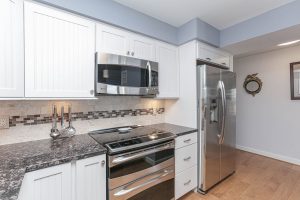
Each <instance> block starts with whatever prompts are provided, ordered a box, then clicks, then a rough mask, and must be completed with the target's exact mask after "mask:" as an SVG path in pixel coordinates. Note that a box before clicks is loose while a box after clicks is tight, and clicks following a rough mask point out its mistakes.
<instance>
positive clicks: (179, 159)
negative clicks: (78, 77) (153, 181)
mask: <svg viewBox="0 0 300 200" xmlns="http://www.w3.org/2000/svg"><path fill="white" fill-rule="evenodd" d="M194 165H197V143H195V144H192V145H189V146H186V147H183V148H181V149H176V150H175V171H176V174H177V173H179V172H182V171H184V170H186V169H188V168H191V167H192V166H194Z"/></svg>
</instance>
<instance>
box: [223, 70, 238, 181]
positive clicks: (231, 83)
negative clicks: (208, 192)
mask: <svg viewBox="0 0 300 200" xmlns="http://www.w3.org/2000/svg"><path fill="white" fill-rule="evenodd" d="M221 79H222V82H223V83H224V88H225V96H226V106H225V109H226V112H225V127H224V133H223V135H222V142H221V165H220V167H221V172H220V178H221V179H224V178H226V177H227V176H229V175H231V174H232V173H233V172H234V171H235V143H236V128H235V127H236V126H235V123H236V75H235V73H233V72H229V71H225V70H221Z"/></svg>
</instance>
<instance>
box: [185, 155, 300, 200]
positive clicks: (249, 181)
mask: <svg viewBox="0 0 300 200" xmlns="http://www.w3.org/2000/svg"><path fill="white" fill-rule="evenodd" d="M221 199H222V200H300V166H298V165H293V164H289V163H285V162H281V161H278V160H274V159H271V158H267V157H263V156H259V155H255V154H251V153H247V152H244V151H237V169H236V173H235V174H234V175H233V176H231V177H230V178H228V179H227V180H225V181H224V182H222V183H221V184H219V185H218V186H216V187H215V188H213V189H212V190H211V191H209V192H208V194H206V195H201V194H198V193H194V192H191V193H189V194H187V195H185V196H184V197H182V198H181V199H180V200H221Z"/></svg>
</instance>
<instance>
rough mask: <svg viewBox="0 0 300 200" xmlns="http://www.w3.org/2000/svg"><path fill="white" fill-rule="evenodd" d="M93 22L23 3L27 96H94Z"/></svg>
mask: <svg viewBox="0 0 300 200" xmlns="http://www.w3.org/2000/svg"><path fill="white" fill-rule="evenodd" d="M94 30H95V25H94V23H92V22H90V21H88V20H85V19H82V18H79V17H76V16H73V15H71V14H68V13H64V12H61V11H57V10H55V9H50V8H47V7H43V6H41V5H37V4H34V3H30V2H25V60H26V62H25V70H26V73H25V81H26V83H25V86H26V91H25V93H26V97H93V96H94V94H93V91H91V90H93V89H94V54H95V48H94V46H95V45H94V42H95V35H94V34H95V33H94Z"/></svg>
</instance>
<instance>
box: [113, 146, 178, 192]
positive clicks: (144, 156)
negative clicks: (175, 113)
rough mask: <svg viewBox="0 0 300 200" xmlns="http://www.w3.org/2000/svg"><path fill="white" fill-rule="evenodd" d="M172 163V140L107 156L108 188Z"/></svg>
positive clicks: (172, 164)
mask: <svg viewBox="0 0 300 200" xmlns="http://www.w3.org/2000/svg"><path fill="white" fill-rule="evenodd" d="M174 164H175V159H174V141H171V142H166V143H163V144H160V145H155V146H152V147H149V148H146V149H142V150H136V151H134V152H128V153H125V154H120V155H115V156H109V157H108V188H109V190H112V189H114V188H117V187H120V186H122V185H125V184H127V183H129V182H132V181H134V180H136V179H139V178H141V177H143V176H145V175H147V174H152V173H155V172H157V171H159V170H162V169H165V168H167V167H170V166H174Z"/></svg>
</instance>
